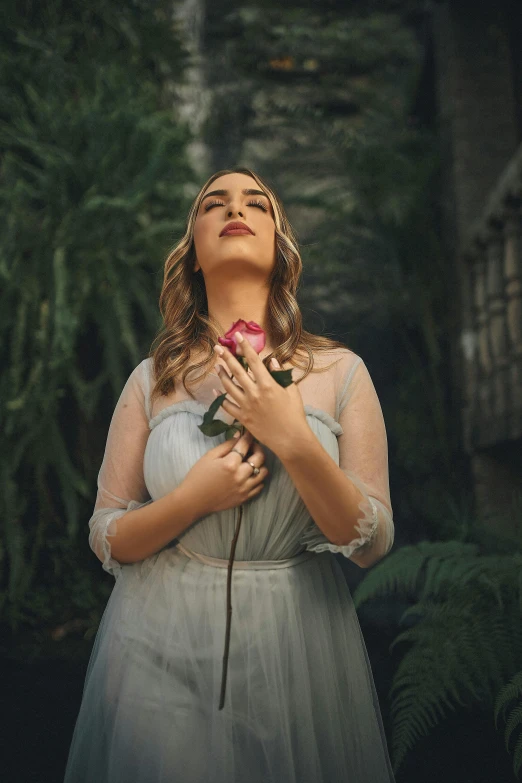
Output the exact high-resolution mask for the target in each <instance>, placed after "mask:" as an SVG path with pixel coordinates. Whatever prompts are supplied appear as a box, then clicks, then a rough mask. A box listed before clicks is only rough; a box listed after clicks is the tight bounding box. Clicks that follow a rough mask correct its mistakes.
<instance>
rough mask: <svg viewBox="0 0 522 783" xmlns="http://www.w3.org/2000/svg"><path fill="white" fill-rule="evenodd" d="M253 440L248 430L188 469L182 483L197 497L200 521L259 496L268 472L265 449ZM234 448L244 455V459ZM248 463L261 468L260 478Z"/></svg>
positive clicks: (215, 448) (211, 451) (209, 452)
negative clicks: (265, 462)
mask: <svg viewBox="0 0 522 783" xmlns="http://www.w3.org/2000/svg"><path fill="white" fill-rule="evenodd" d="M253 440H254V439H253V436H252V435H251V433H250V432H248V430H247V431H245V434H244V435H242V436H241V437H240V438H231V439H230V440H226V441H225V442H224V443H220V444H219V445H218V446H215V447H214V448H213V449H210V451H207V453H206V454H204V455H203V456H202V457H201V458H200V459H199V460H198V461H197V462H196V464H195V465H193V466H192V468H191V469H190V470H189V472H188V473H187V475H186V476H185V479H184V481H183V483H184V484H185V486H189V487H190V489H191V491H192V492H193V496H194V498H197V501H196V503H197V508H198V514H197V518H200V517H203V516H206V515H207V514H211V513H213V512H215V511H224V510H225V509H227V508H235V507H236V506H239V505H241V503H244V502H245V501H247V500H250V498H253V497H255V496H256V495H259V493H260V492H261V490H262V489H263V487H264V484H263V481H264V479H265V478H266V476H267V475H268V470H267V468H266V467H265V465H264V461H265V454H264V452H263V449H262V448H261V446H260V444H259V443H257V442H255V443H253ZM250 447H252V448H251V451H250V453H249V450H250ZM232 449H237V450H238V451H240V452H241V454H244V455H245V460H244V461H243V459H242V458H241V454H238V453H237V452H236V451H232ZM247 460H248V461H247ZM249 462H253V463H254V465H255V466H256V467H257V468H259V469H260V471H259V473H258V474H257V476H254V475H253V469H252V465H250V464H249Z"/></svg>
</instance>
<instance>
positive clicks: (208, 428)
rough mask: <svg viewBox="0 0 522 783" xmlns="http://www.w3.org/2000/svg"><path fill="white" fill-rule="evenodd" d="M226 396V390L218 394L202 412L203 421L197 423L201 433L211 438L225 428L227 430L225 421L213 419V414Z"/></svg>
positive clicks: (227, 425)
mask: <svg viewBox="0 0 522 783" xmlns="http://www.w3.org/2000/svg"><path fill="white" fill-rule="evenodd" d="M226 396H227V395H226V392H225V394H219V395H218V396H217V397H216V399H215V400H214V402H212V403H211V404H210V407H209V409H208V411H206V413H205V414H204V416H203V423H202V424H199V425H198V427H199V429H200V430H201V432H202V433H203V435H208V436H209V437H210V438H212V437H215V436H216V435H221V433H223V432H226V430H228V428H229V427H230V425H229V424H227V422H224V421H221V419H217V420H214V414H215V413H216V412H217V410H218V408H219V407H220V405H221V403H222V402H223V400H224V399H225V397H226Z"/></svg>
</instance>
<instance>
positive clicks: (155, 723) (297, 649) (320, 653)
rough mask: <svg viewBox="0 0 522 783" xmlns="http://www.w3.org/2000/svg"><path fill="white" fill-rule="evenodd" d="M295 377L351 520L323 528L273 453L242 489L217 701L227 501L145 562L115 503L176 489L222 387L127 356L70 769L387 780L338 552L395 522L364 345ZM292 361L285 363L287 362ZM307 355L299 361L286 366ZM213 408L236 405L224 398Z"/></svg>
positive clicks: (387, 533)
mask: <svg viewBox="0 0 522 783" xmlns="http://www.w3.org/2000/svg"><path fill="white" fill-rule="evenodd" d="M315 358H316V366H317V367H322V366H326V365H328V364H330V363H332V362H335V364H334V365H333V366H332V367H330V369H328V370H326V371H325V372H324V373H317V374H316V373H313V374H310V375H308V376H307V377H306V378H305V379H304V380H303V382H302V383H300V384H298V388H299V389H300V391H301V394H302V397H303V402H304V404H305V412H306V415H307V421H308V423H309V425H310V427H311V429H312V431H313V432H314V433H315V434H316V436H317V438H319V440H320V441H321V443H322V445H323V446H324V448H325V449H326V451H327V452H328V453H329V454H330V455H331V457H332V458H333V459H334V460H335V462H336V463H337V464H339V465H340V467H341V468H342V470H343V471H344V472H345V474H346V475H347V476H348V477H349V478H351V479H352V481H354V482H355V484H356V485H357V486H358V487H359V489H361V491H362V492H363V494H364V501H362V502H361V503H360V506H359V508H360V512H361V514H360V518H359V523H358V530H359V532H358V534H357V537H356V538H354V540H353V541H352V542H351V543H350V544H349V545H347V546H335V545H333V544H332V543H331V542H330V541H329V540H328V539H327V538H326V536H325V535H324V534H323V533H322V531H321V530H320V529H319V528H318V527H317V525H316V524H315V522H314V521H313V520H312V518H311V516H310V514H309V512H308V510H307V508H306V506H305V504H304V502H303V501H302V499H301V497H300V495H299V494H298V492H297V490H296V489H295V486H294V484H293V482H292V481H291V479H290V476H289V475H288V473H287V471H286V470H285V469H284V467H283V465H282V463H281V462H280V460H279V459H278V458H277V457H276V456H275V455H274V454H273V452H271V451H270V450H269V449H267V448H266V447H264V451H265V455H266V465H267V467H268V469H269V476H268V477H267V479H266V481H265V487H264V489H263V490H262V491H261V493H260V494H259V495H258V496H257V497H255V498H252V499H251V500H250V501H249V502H247V503H246V504H244V511H243V519H242V526H241V532H240V535H239V540H238V543H237V548H236V555H235V558H236V559H235V563H234V566H233V574H232V607H233V616H232V625H231V638H230V651H229V661H228V677H227V686H226V699H225V705H224V708H223V709H222V710H218V704H219V695H220V686H221V675H222V663H223V651H224V638H225V627H226V582H227V565H228V558H229V554H230V544H231V541H232V538H233V535H234V527H235V520H236V514H237V509H229V510H226V511H222V512H219V513H212V514H209V515H208V516H205V517H203V518H201V519H199V520H197V521H196V522H195V523H194V524H192V525H191V526H190V527H189V528H187V529H186V530H185V531H184V532H183V534H182V535H180V536H179V539H174V540H173V541H172V542H171V543H170V544H169V545H168V546H166V547H165V548H163V549H162V550H161V551H159V552H157V553H155V554H153V555H152V556H150V557H147V558H146V559H145V560H143V561H141V562H136V563H132V564H119V563H118V562H116V560H115V559H114V558H113V557H112V556H111V543H110V542H111V534H114V532H115V530H116V527H117V526H119V525H124V524H125V514H126V513H127V511H130V510H132V509H134V508H137V507H139V506H141V505H143V504H146V503H152V502H154V500H156V499H158V498H161V497H162V496H164V495H165V494H167V493H169V492H170V491H172V490H173V489H174V488H175V487H176V486H178V485H179V484H180V483H181V482H182V481H183V479H184V477H185V475H186V474H187V472H188V470H189V469H190V468H191V467H192V465H193V464H194V463H195V462H196V461H197V460H198V459H199V458H200V457H201V456H202V455H203V454H204V453H205V452H206V451H207V450H209V449H211V448H213V447H214V446H216V445H217V444H218V443H220V442H222V441H223V440H224V439H225V435H220V436H218V437H215V438H209V437H206V436H205V435H203V434H202V433H201V431H200V430H199V428H198V426H197V425H198V424H200V423H201V421H202V417H203V413H204V412H205V411H206V410H207V408H208V406H209V405H210V403H211V402H212V401H213V399H214V398H213V396H212V388H213V387H215V388H217V389H221V388H222V387H221V384H220V382H219V378H218V376H217V375H215V374H213V373H212V374H210V375H208V376H207V378H205V380H204V381H203V382H202V383H201V384H200V385H199V386H198V387H197V388H196V389H195V390H194V393H195V395H196V399H195V400H193V399H190V398H187V394H186V392H185V390H184V389H183V386H182V384H179V386H180V387H181V388H178V384H177V385H176V390H175V392H174V393H173V394H172V395H171V397H170V398H160V399H159V400H158V399H157V400H155V403H154V410H151V407H150V391H151V388H152V384H153V378H152V360H151V359H150V358H149V359H145V360H144V361H143V362H141V363H140V364H139V365H138V366H137V367H136V368H135V369H134V371H133V372H132V373H131V375H130V377H129V378H128V380H127V383H126V384H125V387H124V389H123V391H122V394H121V397H120V399H119V401H118V404H117V406H116V408H115V411H114V415H113V418H112V422H111V426H110V429H109V433H108V438H107V445H106V449H105V455H104V459H103V463H102V466H101V469H100V473H99V477H98V495H97V498H96V505H95V509H94V513H93V516H92V517H91V519H90V522H89V527H90V536H89V543H90V545H91V547H92V549H93V551H94V552H95V553H96V554H97V555H98V557H99V559H100V560H101V561H102V562H103V568H104V569H105V570H106V571H108V572H110V573H112V574H113V575H114V577H115V578H116V581H115V585H114V588H113V591H112V593H111V596H110V598H109V601H108V603H107V606H106V608H105V611H104V614H103V617H102V620H101V623H100V627H99V629H98V632H97V635H96V638H95V641H94V645H93V649H92V653H91V657H90V661H89V665H88V669H87V674H86V678H85V685H84V691H83V698H82V703H81V707H80V710H79V714H78V718H77V721H76V726H75V730H74V734H73V738H72V742H71V746H70V750H69V758H68V762H67V769H66V773H65V783H203V782H204V783H225V782H226V783H247V781H248V783H390V782H392V783H393V781H394V777H393V772H392V768H391V764H390V759H389V756H388V750H387V745H386V738H385V735H384V730H383V725H382V720H381V713H380V710H379V704H378V699H377V694H376V690H375V686H374V682H373V677H372V672H371V667H370V663H369V659H368V655H367V652H366V647H365V644H364V639H363V637H362V635H361V630H360V626H359V622H358V618H357V615H356V612H355V608H354V605H353V602H352V598H351V595H350V590H349V587H348V585H347V583H346V580H345V577H344V575H343V571H342V568H341V567H340V565H339V563H338V562H337V560H336V558H335V557H334V555H333V553H334V552H336V553H341V554H342V555H344V556H345V557H348V558H352V559H353V560H354V561H355V562H357V557H358V554H359V555H361V553H362V552H365V553H368V552H370V553H371V562H376V561H377V560H378V559H380V558H382V557H383V556H384V555H385V554H386V553H387V552H388V551H389V550H390V548H391V546H392V544H393V539H394V526H393V515H392V508H391V504H390V493H389V481H388V452H387V438H386V430H385V425H384V420H383V416H382V411H381V406H380V403H379V400H378V397H377V394H376V392H375V388H374V385H373V383H372V380H371V377H370V375H369V372H368V369H367V367H366V365H365V363H364V362H363V360H362V359H361V357H359V356H357V355H356V354H354V353H353V352H352V351H349V350H348V349H340V348H336V349H334V350H331V351H328V352H325V353H323V352H319V353H317V354H316V357H315ZM285 366H290V365H285ZM302 374H303V372H302V371H301V370H298V369H294V372H293V377H294V380H297V379H299V378H300V377H301V376H302ZM218 417H219V418H222V419H224V420H226V421H231V417H229V416H228V414H226V413H225V412H224V411H223V409H222V408H220V409H219V411H218Z"/></svg>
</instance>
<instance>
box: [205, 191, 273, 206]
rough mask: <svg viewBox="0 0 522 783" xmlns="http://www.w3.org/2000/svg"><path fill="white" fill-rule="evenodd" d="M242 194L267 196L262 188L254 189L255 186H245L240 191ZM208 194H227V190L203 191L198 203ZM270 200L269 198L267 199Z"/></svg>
mask: <svg viewBox="0 0 522 783" xmlns="http://www.w3.org/2000/svg"><path fill="white" fill-rule="evenodd" d="M241 193H242V194H243V195H244V196H265V198H268V196H267V194H266V193H265V192H264V190H256V189H255V188H245V189H244V190H242V191H241ZM209 196H228V190H211V191H210V193H205V195H204V196H203V198H202V199H201V202H200V203H203V200H204V199H206V198H208V197H209ZM268 200H269V201H270V199H268Z"/></svg>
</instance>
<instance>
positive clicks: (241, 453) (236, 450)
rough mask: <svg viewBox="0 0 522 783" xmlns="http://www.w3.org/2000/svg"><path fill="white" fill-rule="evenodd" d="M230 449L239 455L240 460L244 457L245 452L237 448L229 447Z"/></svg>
mask: <svg viewBox="0 0 522 783" xmlns="http://www.w3.org/2000/svg"><path fill="white" fill-rule="evenodd" d="M230 451H235V452H236V454H239V455H240V456H241V459H242V460H243V459H245V457H246V454H243V452H242V451H239V449H230Z"/></svg>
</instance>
